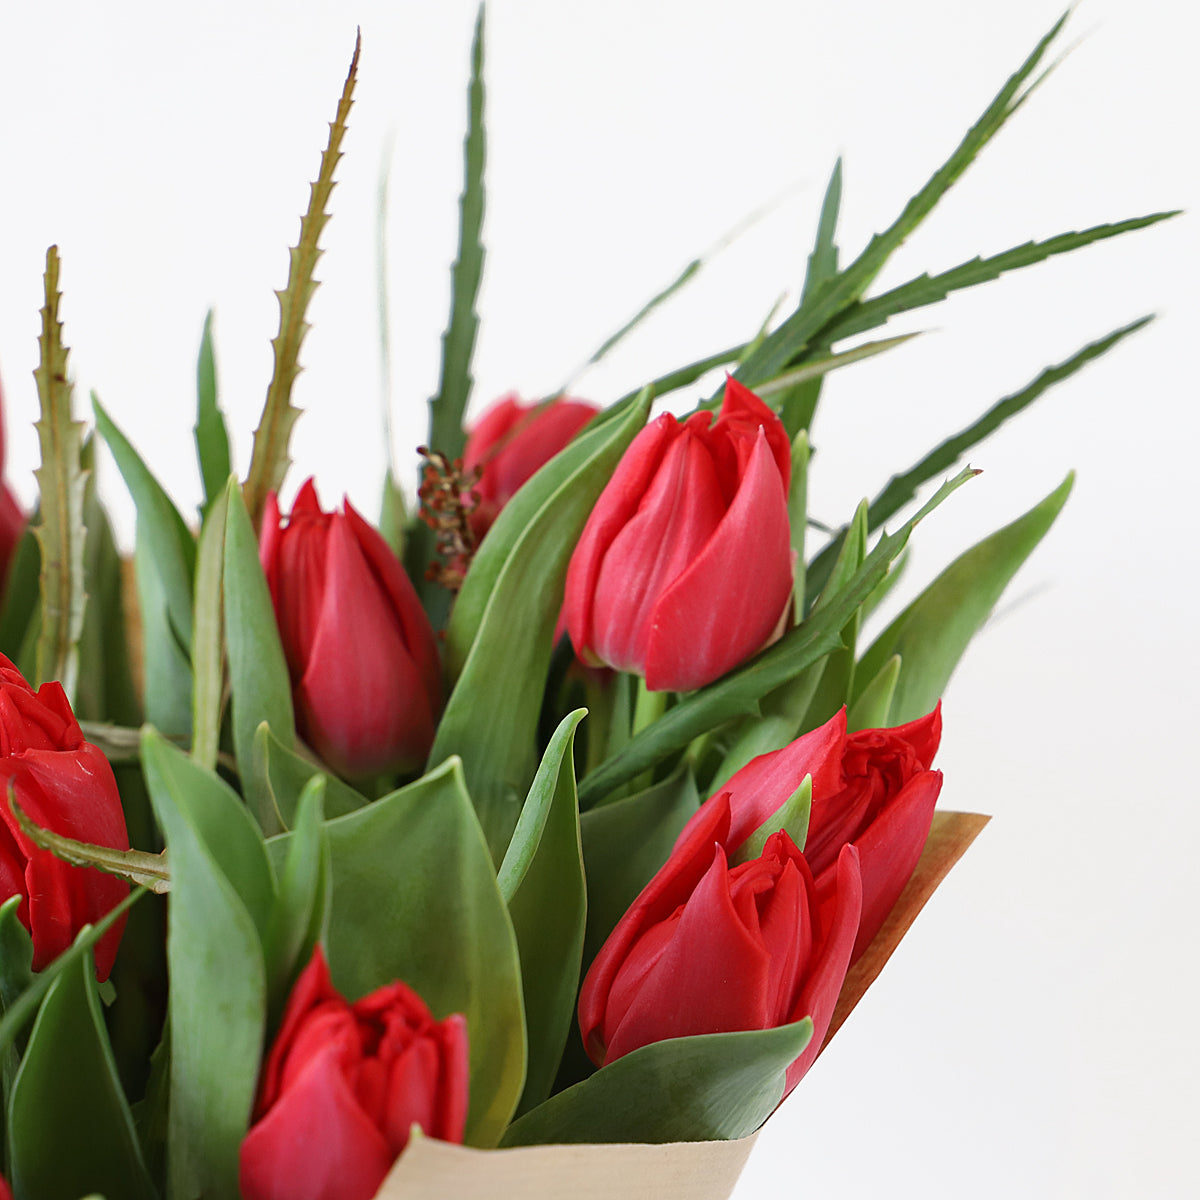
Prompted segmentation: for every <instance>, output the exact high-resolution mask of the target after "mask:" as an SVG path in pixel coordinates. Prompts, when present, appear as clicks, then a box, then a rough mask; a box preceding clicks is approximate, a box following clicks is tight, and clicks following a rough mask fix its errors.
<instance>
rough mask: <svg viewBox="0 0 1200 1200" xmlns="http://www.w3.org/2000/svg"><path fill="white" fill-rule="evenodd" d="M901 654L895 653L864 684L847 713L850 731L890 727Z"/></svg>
mask: <svg viewBox="0 0 1200 1200" xmlns="http://www.w3.org/2000/svg"><path fill="white" fill-rule="evenodd" d="M900 666H901V659H900V655H898V654H893V655H892V657H891V658H889V659H888V660H887V661H886V662H885V663H884V664H883V666H882V667H880V668H879V670H878V671H876V672H875V677H874V678H873V679H871V680H870V682H868V683H866V684H865V685H864V686H863V689H862V691H860V692H859V694H858V699H857V700H855V701H854V703H853V704H852V705H851V706H850V710H849V711H848V712H847V713H846V728H847V729H848V730H849V732H850V733H855V732H857V731H858V730H860V729H888V728H890V727H891V726H892V725H893V724H895V722H894V721H892V720H891V716H890V714H891V711H892V697H893V696H894V695H895V694H896V681H897V680H898V679H899V678H900Z"/></svg>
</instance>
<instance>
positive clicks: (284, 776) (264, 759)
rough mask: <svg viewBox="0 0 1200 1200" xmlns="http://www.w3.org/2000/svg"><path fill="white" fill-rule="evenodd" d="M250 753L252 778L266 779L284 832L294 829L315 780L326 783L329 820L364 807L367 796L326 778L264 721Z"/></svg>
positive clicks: (333, 779) (325, 800)
mask: <svg viewBox="0 0 1200 1200" xmlns="http://www.w3.org/2000/svg"><path fill="white" fill-rule="evenodd" d="M253 753H254V766H253V768H252V770H253V772H254V775H255V777H256V778H258V779H263V778H265V779H266V783H267V787H268V788H269V789H270V799H271V802H272V804H273V806H274V810H275V812H276V813H278V814H279V819H280V821H282V822H283V826H284V828H285V829H292V828H294V826H295V824H296V821H297V819H298V818H297V813H298V812H299V808H300V796H301V794H302V793H303V792H304V789H305V788H306V787H307V786H308V784H309V782H310V781H311V780H313V779H316V778H321V779H324V780H325V792H324V811H325V813H326V814H327V815H328V816H330V817H344V816H345V815H346V814H347V813H351V812H354V811H355V810H356V809H359V808H362V807H363V805H364V804H366V803H367V798H366V796H364V795H363V794H362V793H361V792H356V791H355V790H354V788H352V787H351V786H350V785H349V784H348V783H345V782H343V781H342V780H341V779H338V777H337V776H336V775H330V774H328V773H327V768H325V767H323V766H320V765H319V764H317V763H315V762H312V761H310V760H309V759H307V758H301V757H300V755H299V754H297V753H296V752H295V751H294V750H289V749H288V748H287V746H285V745H284V744H283V743H282V742H281V741H280V740H279V739H278V738H277V737H276V736H275V735H274V733H272V732H271V727H270V726H269V725H268V724H267V722H266V721H263V723H262V724H261V725H259V727H258V728H257V729H256V730H255V731H254V752H253Z"/></svg>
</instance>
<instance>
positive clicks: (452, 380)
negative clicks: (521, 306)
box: [429, 4, 487, 459]
mask: <svg viewBox="0 0 1200 1200" xmlns="http://www.w3.org/2000/svg"><path fill="white" fill-rule="evenodd" d="M483 11H484V6H483V5H482V4H481V5H480V6H479V15H478V17H477V18H476V19H475V39H474V41H473V42H472V44H471V83H470V87H469V90H468V93H467V113H468V116H467V136H466V139H465V141H464V142H463V158H464V164H465V177H464V181H463V191H462V196H461V197H460V199H459V207H460V213H461V216H460V221H459V232H458V257H457V258H456V259H455V262H454V267H453V270H452V274H451V293H450V323H449V325H447V326H446V332H445V333H444V334H443V335H442V372H441V378H440V381H439V383H438V393H437V395H436V396H434V397H433V398H432V399H431V400H430V401H429V445H430V446H431V447H433V449H434V450H438V451H440V452H441V453H442V454H444V455H446V457H447V458H450V459H455V458H457V457H458V456H459V455H461V454H462V452H463V446H464V445H465V443H466V435H465V433H464V432H463V413H464V412H465V411H466V408H467V400H468V398H469V397H470V395H471V385H472V383H473V382H474V381H473V380H472V378H471V355H472V354H473V352H474V350H475V335H476V333H477V332H478V330H479V317H478V315H477V314H476V312H475V299H476V297H477V296H478V294H479V280H480V278H481V276H482V274H483V258H484V250H483V241H482V238H481V236H480V235H481V233H482V230H483V208H484V187H483V168H484V161H485V158H486V154H487V149H486V139H485V134H484V127H483V101H484V94H483Z"/></svg>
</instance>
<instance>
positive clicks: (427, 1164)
mask: <svg viewBox="0 0 1200 1200" xmlns="http://www.w3.org/2000/svg"><path fill="white" fill-rule="evenodd" d="M987 822H988V818H987V817H983V816H979V815H978V814H976V813H953V812H938V813H935V814H934V818H933V826H932V828H931V829H930V831H929V838H928V840H927V841H926V843H925V849H924V851H923V852H922V854H921V860H920V862H919V863H918V864H917V869H916V871H914V872H913V877H912V879H910V880H909V883H908V886H907V887H906V888H905V889H904V891H903V893H901V896H900V899H899V900H898V901H897V902H896V905H895V907H894V908H893V909H892V911H891V913H890V914H889V915H888V919H887V920H886V921H885V922H884V924H883V927H882V928H881V929H880V931H879V933H878V934H877V935H876V937H875V940H874V941H873V942H872V943H871V945H870V946H869V947H868V948H867V951H866V953H865V954H864V955H863V956H862V958H860V959H859V960H858V962H857V963H855V965H854V967H853V968H852V969H851V971H850V973H849V974H848V975H847V976H846V983H845V985H844V986H843V988H842V994H841V996H840V997H839V999H838V1005H837V1009H836V1011H835V1013H834V1016H833V1020H832V1022H831V1023H830V1026H829V1033H828V1034H827V1035H826V1038H825V1040H826V1042H828V1041H829V1038H831V1037H832V1036H833V1035H834V1033H835V1032H836V1031H837V1030H838V1029H839V1028H840V1027H841V1025H842V1023H843V1022H844V1021H845V1019H846V1018H847V1017H848V1016H849V1015H850V1013H851V1012H852V1011H853V1009H854V1006H855V1005H856V1004H857V1003H858V1002H859V1000H861V999H862V996H863V994H864V993H865V992H866V990H867V988H868V987H870V985H871V984H872V983H873V982H874V981H875V978H876V976H877V975H878V974H879V972H880V971H881V970H883V967H884V964H885V963H886V962H887V960H888V959H889V958H890V957H891V955H892V951H893V950H895V948H896V946H897V945H899V943H900V939H901V938H902V937H903V936H904V934H905V933H906V932H907V931H908V928H909V926H910V925H911V924H912V923H913V921H914V920H915V919H916V916H917V914H918V913H919V912H920V911H921V909H922V908H924V906H925V902H926V901H927V900H928V899H929V897H930V896H932V895H933V893H934V891H935V890H936V889H937V886H938V884H940V883H941V881H942V880H943V879H944V878H945V877H946V875H947V873H948V872H949V870H950V868H951V867H953V866H954V864H955V863H956V862H958V860H959V859H960V858H961V857H962V855H963V853H964V852H965V850H966V849H967V847H968V846H969V845H970V844H971V843H972V842H973V841H974V840H975V837H976V835H977V834H978V833H979V831H980V830H981V829H982V828H983V827H984V825H986V824H987ZM757 1136H758V1135H757V1134H751V1135H750V1136H749V1137H745V1138H740V1139H738V1140H737V1141H729V1142H671V1143H668V1144H665V1145H638V1144H628V1143H626V1144H620V1145H616V1144H614V1145H577V1146H521V1147H518V1148H516V1149H512V1150H473V1149H469V1148H467V1147H465V1146H454V1145H450V1144H449V1143H447V1142H439V1141H436V1140H434V1139H433V1138H425V1137H417V1138H416V1139H414V1141H413V1142H412V1143H411V1144H410V1145H409V1147H408V1149H407V1150H406V1151H405V1152H404V1154H403V1155H401V1157H400V1158H399V1159H398V1160H397V1161H396V1165H395V1166H394V1167H393V1168H392V1170H391V1173H390V1174H389V1175H388V1177H387V1179H385V1180H384V1182H383V1187H382V1188H381V1189H380V1190H379V1192H378V1193H377V1194H376V1198H375V1200H562V1198H563V1197H568V1198H569V1200H610V1198H611V1197H614V1196H618V1197H620V1200H728V1198H729V1196H730V1194H731V1193H732V1191H733V1189H734V1185H735V1184H736V1183H737V1181H738V1177H739V1176H740V1175H741V1173H742V1168H743V1167H744V1166H745V1165H746V1160H747V1159H748V1158H749V1157H750V1151H751V1149H753V1147H754V1141H755V1138H756V1137H757Z"/></svg>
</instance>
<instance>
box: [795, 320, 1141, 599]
mask: <svg viewBox="0 0 1200 1200" xmlns="http://www.w3.org/2000/svg"><path fill="white" fill-rule="evenodd" d="M1153 319H1154V317H1153V315H1150V316H1145V317H1139V318H1138V320H1136V321H1132V322H1130V323H1129V324H1128V325H1123V326H1122V327H1121V328H1120V329H1114V330H1113V331H1112V332H1111V333H1107V334H1105V335H1104V337H1102V338H1097V339H1096V341H1094V342H1089V343H1088V344H1087V345H1086V346H1084V347H1082V348H1081V349H1079V350H1077V351H1076V352H1075V353H1074V354H1072V355H1071V357H1070V358H1067V359H1064V360H1063V361H1062V362H1060V363H1055V364H1054V365H1053V366H1051V367H1047V368H1046V369H1045V370H1044V371H1042V372H1041V374H1039V375H1038V377H1037V378H1036V379H1034V380H1033V381H1032V382H1031V383H1029V384H1027V385H1026V386H1025V387H1023V388H1021V389H1020V391H1016V392H1013V393H1012V394H1011V395H1008V396H1005V397H1004V398H1003V399H1001V400H998V401H997V402H996V403H995V404H993V405H992V407H991V408H989V409H988V410H987V412H985V413H984V414H983V415H982V416H981V417H979V418H978V420H975V421H973V422H972V423H971V424H970V425H968V426H967V427H966V428H965V429H960V430H959V431H958V433H956V434H954V435H953V436H952V437H948V438H947V439H946V440H945V441H944V442H941V443H939V444H938V445H937V446H935V447H934V448H933V449H932V450H931V451H930V452H929V453H928V454H926V455H925V457H924V458H922V459H921V460H920V462H917V463H915V464H914V465H913V466H911V467H909V468H908V470H907V471H902V472H900V473H899V474H897V475H893V476H892V477H891V479H889V480H888V481H887V484H886V485H885V486H884V488H883V490H882V491H881V492H880V493H879V495H877V496H876V497H875V499H874V500H872V501H871V507H870V508H869V509H868V510H867V526H868V528H869V529H872V530H874V529H878V528H879V527H880V525H882V524H883V523H884V522H885V521H886V520H888V518H889V517H892V516H893V515H895V514H896V513H897V512H899V511H900V509H901V508H903V507H904V505H906V504H907V503H908V502H909V501H910V500H911V499H912V498H913V497H914V496H915V495H916V494H917V489H918V488H919V487H920V486H921V485H922V484H924V483H928V481H929V480H931V479H934V478H936V477H937V476H938V475H940V474H942V473H943V472H944V471H947V470H949V468H951V467H952V466H954V464H955V463H956V462H960V461H961V460H962V457H963V455H965V454H966V452H967V451H968V450H970V449H971V447H972V446H975V445H978V444H979V443H980V442H982V441H983V439H984V438H986V437H987V436H988V435H989V434H991V433H992V432H994V431H995V430H996V429H998V428H999V427H1000V426H1001V425H1003V424H1004V422H1005V421H1007V420H1008V419H1009V418H1010V417H1015V416H1016V415H1017V413H1019V412H1021V411H1022V410H1023V409H1026V408H1028V407H1029V405H1031V404H1032V403H1033V402H1034V401H1035V400H1036V399H1037V398H1038V397H1039V396H1040V395H1041V394H1042V393H1043V392H1045V391H1048V390H1049V389H1050V388H1052V387H1053V386H1054V385H1055V384H1056V383H1061V382H1062V381H1063V380H1064V379H1067V378H1069V377H1070V376H1072V375H1074V374H1075V372H1076V371H1078V370H1079V368H1080V367H1082V366H1085V365H1086V364H1087V363H1089V362H1091V361H1092V359H1094V358H1099V357H1100V355H1102V354H1104V353H1106V352H1107V351H1109V350H1111V349H1112V348H1113V347H1114V346H1115V345H1116V344H1117V343H1118V342H1120V341H1122V340H1124V339H1125V338H1127V337H1128V336H1129V335H1130V334H1131V333H1136V332H1137V331H1138V330H1139V329H1141V328H1143V327H1144V326H1145V325H1148V324H1149V323H1150V322H1151V321H1152V320H1153ZM844 537H845V529H844V528H843V529H841V530H839V531H838V533H837V534H836V535H835V537H834V538H833V540H832V541H830V542H829V543H828V544H827V545H826V546H825V547H824V548H823V549H822V550H821V552H820V553H819V554H818V555H817V556H816V557H815V558H814V559H813V561H812V562H811V563H810V564H809V567H808V580H807V585H806V586H807V597H808V603H809V604H811V603H812V601H813V599H814V598H815V597H816V595H817V593H819V592H820V590H821V589H822V588H823V587H824V586H825V582H826V580H827V579H828V578H829V572H830V570H831V569H832V567H833V563H834V560H835V559H836V558H837V555H838V551H839V550H840V548H841V544H842V540H843V538H844Z"/></svg>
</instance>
